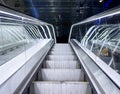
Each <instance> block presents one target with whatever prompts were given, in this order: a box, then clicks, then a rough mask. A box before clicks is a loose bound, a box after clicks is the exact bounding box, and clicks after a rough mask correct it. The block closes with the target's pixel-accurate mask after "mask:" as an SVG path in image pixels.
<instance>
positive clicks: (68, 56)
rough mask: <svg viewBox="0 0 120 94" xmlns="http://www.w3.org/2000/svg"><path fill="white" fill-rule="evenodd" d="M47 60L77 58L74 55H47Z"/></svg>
mask: <svg viewBox="0 0 120 94" xmlns="http://www.w3.org/2000/svg"><path fill="white" fill-rule="evenodd" d="M47 59H48V60H58V61H60V60H69V61H71V60H77V58H76V57H75V56H74V55H49V56H48V58H47Z"/></svg>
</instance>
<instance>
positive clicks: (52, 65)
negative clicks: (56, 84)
mask: <svg viewBox="0 0 120 94" xmlns="http://www.w3.org/2000/svg"><path fill="white" fill-rule="evenodd" d="M45 68H49V69H79V68H80V66H79V64H78V61H46V63H45Z"/></svg>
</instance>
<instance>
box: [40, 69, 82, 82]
mask: <svg viewBox="0 0 120 94" xmlns="http://www.w3.org/2000/svg"><path fill="white" fill-rule="evenodd" d="M41 77H42V78H41ZM38 78H39V80H43V81H83V74H82V72H81V70H80V69H41V72H40V73H39V77H38Z"/></svg>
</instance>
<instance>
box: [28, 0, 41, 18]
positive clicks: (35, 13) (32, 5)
mask: <svg viewBox="0 0 120 94" xmlns="http://www.w3.org/2000/svg"><path fill="white" fill-rule="evenodd" d="M28 2H29V3H30V6H31V8H32V13H33V16H34V17H35V18H39V14H38V11H37V9H36V7H35V6H34V4H33V0H28Z"/></svg>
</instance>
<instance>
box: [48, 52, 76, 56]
mask: <svg viewBox="0 0 120 94" xmlns="http://www.w3.org/2000/svg"><path fill="white" fill-rule="evenodd" d="M50 54H51V55H61V54H62V55H74V53H73V52H71V51H51V52H50Z"/></svg>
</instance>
